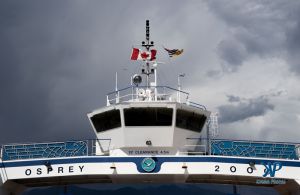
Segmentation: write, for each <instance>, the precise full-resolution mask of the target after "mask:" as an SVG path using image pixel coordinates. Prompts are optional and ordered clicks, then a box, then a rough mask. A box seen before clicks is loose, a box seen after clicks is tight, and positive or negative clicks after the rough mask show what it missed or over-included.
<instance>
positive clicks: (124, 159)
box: [0, 156, 300, 172]
mask: <svg viewBox="0 0 300 195" xmlns="http://www.w3.org/2000/svg"><path fill="white" fill-rule="evenodd" d="M144 158H146V156H145V157H78V158H64V159H39V160H22V161H7V162H5V161H4V162H2V163H0V168H2V167H22V166H35V165H45V163H47V162H48V163H50V164H52V165H54V164H74V163H120V162H133V163H135V164H136V165H137V167H140V165H141V162H142V160H143V159H144ZM150 158H153V159H154V160H155V161H156V162H157V165H159V166H157V167H158V168H159V169H160V165H161V164H162V163H164V162H215V163H237V164H249V163H250V162H254V163H255V164H262V163H268V162H280V163H281V164H282V165H283V166H291V167H300V161H284V160H279V159H272V160H269V159H251V158H225V157H216V156H213V157H212V156H210V157H208V156H206V157H162V156H159V157H150ZM156 171H157V170H156ZM156 171H154V172H156Z"/></svg>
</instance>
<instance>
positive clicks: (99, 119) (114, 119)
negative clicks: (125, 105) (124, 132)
mask: <svg viewBox="0 0 300 195" xmlns="http://www.w3.org/2000/svg"><path fill="white" fill-rule="evenodd" d="M91 120H92V123H93V125H94V127H95V129H96V131H97V132H102V131H106V130H109V129H114V128H118V127H121V117H120V110H110V111H107V112H103V113H100V114H96V115H94V116H93V117H92V118H91Z"/></svg>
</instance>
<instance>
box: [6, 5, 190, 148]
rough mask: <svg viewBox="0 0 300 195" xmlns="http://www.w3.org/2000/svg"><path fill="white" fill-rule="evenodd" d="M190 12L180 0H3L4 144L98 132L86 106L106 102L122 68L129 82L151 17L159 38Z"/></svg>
mask: <svg viewBox="0 0 300 195" xmlns="http://www.w3.org/2000/svg"><path fill="white" fill-rule="evenodd" d="M171 2H172V3H171ZM170 4H172V6H170ZM174 10H176V15H172V17H169V16H171V15H170V13H173V12H174ZM188 12H189V10H188V9H186V5H185V4H180V3H178V4H177V3H175V4H174V3H173V1H164V2H161V1H153V2H152V3H151V4H147V6H145V2H143V1H131V3H128V2H127V1H114V2H111V1H96V0H95V1H93V0H92V1H81V0H80V1H79V0H78V1H76V0H74V1H73V0H72V1H68V0H67V1H58V0H52V1H34V0H28V1H14V0H7V1H1V2H0V43H1V44H0V64H1V71H0V90H1V95H0V130H1V132H3V133H2V134H5V136H1V137H0V143H7V142H20V141H22V142H23V141H43V140H45V141H47V140H57V139H59V140H64V139H80V138H93V137H94V135H93V133H92V130H91V127H90V125H89V122H88V120H87V117H86V113H87V112H89V111H91V110H93V109H96V108H97V107H101V106H103V105H105V94H106V93H107V92H110V91H111V90H112V89H114V78H113V77H114V75H115V71H119V73H120V74H119V86H120V87H126V86H127V85H128V84H129V83H130V82H129V79H128V78H130V75H132V74H133V73H135V72H136V71H137V70H138V68H137V67H138V64H137V63H134V62H130V61H129V55H130V50H131V47H132V45H134V44H139V43H140V42H141V41H142V40H143V39H144V38H145V34H144V33H145V20H146V19H150V24H151V38H153V39H154V41H157V42H159V40H166V37H169V36H170V32H171V31H172V30H174V29H176V28H175V26H176V27H177V26H178V23H179V24H186V20H187V19H186V18H185V17H182V16H188ZM162 19H164V20H162ZM154 24H155V25H154ZM154 26H155V28H154ZM162 26H164V28H162ZM158 29H162V30H161V31H160V33H157V32H159V30H158ZM159 34H163V36H165V37H164V38H162V37H160V36H159ZM124 67H126V68H127V69H128V70H127V71H123V70H122V69H123V68H124ZM173 69H174V68H173ZM120 71H121V72H120ZM174 78H175V79H176V76H174Z"/></svg>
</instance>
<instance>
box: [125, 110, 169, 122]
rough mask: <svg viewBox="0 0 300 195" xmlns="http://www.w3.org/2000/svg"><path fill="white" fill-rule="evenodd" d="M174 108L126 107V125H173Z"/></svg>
mask: <svg viewBox="0 0 300 195" xmlns="http://www.w3.org/2000/svg"><path fill="white" fill-rule="evenodd" d="M172 115H173V109H172V108H156V107H154V108H153V107H147V108H127V109H124V116H125V125H126V126H171V125H172Z"/></svg>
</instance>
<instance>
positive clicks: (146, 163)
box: [142, 158, 156, 172]
mask: <svg viewBox="0 0 300 195" xmlns="http://www.w3.org/2000/svg"><path fill="white" fill-rule="evenodd" d="M155 166H156V163H155V161H154V160H153V159H152V158H144V160H143V161H142V168H143V170H144V171H146V172H151V171H153V170H154V169H155Z"/></svg>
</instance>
